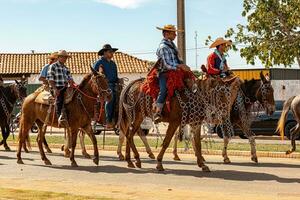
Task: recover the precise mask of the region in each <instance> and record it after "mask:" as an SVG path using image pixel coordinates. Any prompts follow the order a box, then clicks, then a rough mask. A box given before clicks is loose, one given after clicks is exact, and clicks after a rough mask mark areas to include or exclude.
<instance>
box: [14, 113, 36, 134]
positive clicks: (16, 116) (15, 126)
mask: <svg viewBox="0 0 300 200" xmlns="http://www.w3.org/2000/svg"><path fill="white" fill-rule="evenodd" d="M20 117H21V112H18V113H17V114H16V115H12V116H11V118H10V123H9V130H10V132H12V133H14V132H15V131H16V130H17V128H19V124H20ZM31 132H32V133H37V132H38V126H37V125H36V123H34V124H33V126H32V127H31Z"/></svg>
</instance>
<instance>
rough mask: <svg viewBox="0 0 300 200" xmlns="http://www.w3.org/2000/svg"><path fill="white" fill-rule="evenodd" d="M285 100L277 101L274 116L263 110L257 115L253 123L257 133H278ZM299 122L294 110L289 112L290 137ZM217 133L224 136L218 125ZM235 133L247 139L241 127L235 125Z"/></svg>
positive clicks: (286, 129) (287, 127)
mask: <svg viewBox="0 0 300 200" xmlns="http://www.w3.org/2000/svg"><path fill="white" fill-rule="evenodd" d="M283 104H284V102H283V101H276V102H275V106H276V111H275V112H274V114H273V115H272V116H268V115H266V114H265V112H263V111H261V112H259V113H258V115H257V117H256V118H255V119H254V121H253V123H252V125H251V130H252V131H253V132H254V133H255V134H256V135H263V136H273V135H278V133H276V132H275V130H276V127H277V122H278V120H279V118H280V116H281V113H282V108H283ZM296 124H297V122H296V121H295V119H294V116H293V114H292V112H291V111H290V112H289V113H288V117H287V121H286V124H285V133H284V134H285V136H286V137H287V138H288V139H290V130H291V128H293V127H294V126H295V125H296ZM214 131H215V133H217V134H218V136H219V137H221V138H223V134H222V131H221V128H220V127H218V126H215V127H214ZM234 133H235V135H238V136H239V137H240V138H242V139H247V138H246V136H245V135H244V133H243V132H242V131H241V129H240V128H238V127H234ZM299 139H300V138H299Z"/></svg>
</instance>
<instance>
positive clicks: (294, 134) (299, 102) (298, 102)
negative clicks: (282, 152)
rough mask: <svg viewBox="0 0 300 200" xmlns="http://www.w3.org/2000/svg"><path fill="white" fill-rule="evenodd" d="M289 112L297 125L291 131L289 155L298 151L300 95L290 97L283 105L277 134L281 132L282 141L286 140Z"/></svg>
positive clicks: (287, 152)
mask: <svg viewBox="0 0 300 200" xmlns="http://www.w3.org/2000/svg"><path fill="white" fill-rule="evenodd" d="M289 110H291V111H292V113H293V116H294V118H295V120H296V122H297V124H296V125H295V126H294V127H293V128H291V130H290V140H291V145H292V148H291V149H289V150H287V151H286V154H287V155H289V154H291V153H293V152H294V151H296V139H297V138H298V137H299V133H300V95H298V96H292V97H290V98H289V99H288V100H287V101H286V102H285V103H284V105H283V109H282V113H281V116H280V118H279V121H278V124H277V129H276V132H279V134H280V136H281V139H282V140H283V139H284V135H285V134H284V132H285V124H286V120H287V116H288V112H289Z"/></svg>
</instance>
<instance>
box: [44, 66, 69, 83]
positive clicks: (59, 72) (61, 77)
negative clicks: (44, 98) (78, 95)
mask: <svg viewBox="0 0 300 200" xmlns="http://www.w3.org/2000/svg"><path fill="white" fill-rule="evenodd" d="M47 79H48V80H49V81H54V82H55V86H56V87H64V86H66V85H67V84H68V81H70V80H73V78H72V76H71V73H70V70H69V69H68V68H67V67H66V66H65V65H64V64H61V63H60V62H59V61H57V62H56V63H53V64H52V65H50V67H49V70H48V74H47Z"/></svg>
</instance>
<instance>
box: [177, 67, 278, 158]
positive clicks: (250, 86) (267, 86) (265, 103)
mask: <svg viewBox="0 0 300 200" xmlns="http://www.w3.org/2000/svg"><path fill="white" fill-rule="evenodd" d="M260 79H261V80H254V79H252V80H250V81H247V80H245V81H244V82H243V83H242V84H241V89H240V91H239V93H238V96H237V99H236V101H235V102H234V104H233V106H232V109H231V114H230V117H231V120H230V121H231V123H230V124H223V126H228V125H230V126H232V125H233V126H237V127H239V128H240V129H241V130H242V131H243V133H244V134H245V135H246V136H247V138H248V140H249V143H250V147H251V160H252V161H254V162H258V159H257V155H256V148H255V137H254V136H255V134H254V133H253V132H252V131H251V127H250V126H251V122H252V120H251V119H250V118H251V108H252V105H253V104H254V103H255V102H259V104H260V105H261V106H262V107H263V108H264V109H265V112H266V114H268V115H272V114H273V113H274V111H275V101H274V89H273V88H272V85H271V82H270V80H267V79H266V77H265V76H264V75H263V74H262V73H261V74H260ZM224 129H227V130H228V127H226V128H225V127H224ZM223 139H224V147H223V153H222V155H223V158H224V163H230V159H229V157H228V155H227V146H228V143H229V135H228V132H224V135H223ZM175 143H177V140H176V139H175ZM174 146H175V147H177V144H175V145H174ZM173 154H174V160H180V158H179V157H178V154H177V149H176V148H174V149H173Z"/></svg>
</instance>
